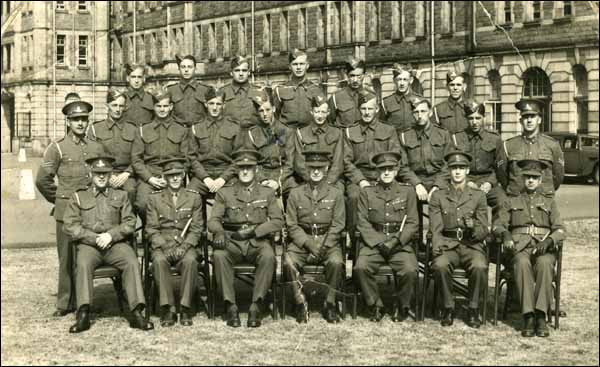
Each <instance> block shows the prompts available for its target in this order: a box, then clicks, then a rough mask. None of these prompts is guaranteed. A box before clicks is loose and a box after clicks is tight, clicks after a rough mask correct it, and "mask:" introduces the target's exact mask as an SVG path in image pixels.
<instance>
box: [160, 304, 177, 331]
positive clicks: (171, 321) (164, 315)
mask: <svg viewBox="0 0 600 367" xmlns="http://www.w3.org/2000/svg"><path fill="white" fill-rule="evenodd" d="M161 309H162V312H161V316H160V326H162V327H170V326H173V325H175V322H177V315H176V314H175V313H174V312H172V311H171V306H170V305H165V306H162V307H161Z"/></svg>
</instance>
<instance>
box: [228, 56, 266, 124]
mask: <svg viewBox="0 0 600 367" xmlns="http://www.w3.org/2000/svg"><path fill="white" fill-rule="evenodd" d="M230 75H231V83H229V84H227V85H225V86H224V87H223V88H222V90H223V102H224V103H225V107H224V109H223V114H224V115H225V116H229V117H233V118H234V119H235V120H236V121H239V124H240V128H242V130H247V129H248V128H250V127H252V126H254V125H256V124H257V123H258V121H259V116H258V113H257V111H256V109H255V108H254V106H253V103H252V101H253V100H254V99H255V98H256V97H257V96H260V95H262V94H263V93H262V92H261V91H260V90H258V89H257V88H256V87H255V86H254V85H252V84H251V83H250V82H249V81H248V77H249V76H250V59H249V58H247V57H245V56H235V57H234V58H233V59H231V72H230Z"/></svg>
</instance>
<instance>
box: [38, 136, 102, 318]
mask: <svg viewBox="0 0 600 367" xmlns="http://www.w3.org/2000/svg"><path fill="white" fill-rule="evenodd" d="M100 149H102V147H101V146H100V145H99V144H98V143H96V142H94V141H89V140H88V139H85V138H84V139H81V140H80V139H78V138H77V137H76V136H74V135H73V133H69V135H67V136H66V137H65V138H63V139H61V140H59V141H57V142H53V143H51V144H50V145H49V146H48V148H47V149H46V151H45V152H44V157H43V159H42V164H41V166H40V169H39V170H38V173H37V177H36V182H35V184H36V187H37V189H38V190H39V191H40V193H41V194H42V195H43V196H44V198H45V199H46V200H48V201H49V202H50V203H53V204H54V205H55V206H54V219H55V220H56V245H57V249H58V294H57V305H56V307H57V308H58V309H59V310H69V309H73V308H74V303H75V295H74V294H72V293H74V289H73V288H72V286H73V284H72V278H71V268H72V265H73V264H72V260H73V258H72V253H71V246H70V244H69V237H68V235H67V234H66V233H65V232H64V231H63V215H64V212H65V208H66V206H67V203H68V202H69V199H70V197H71V194H73V193H74V192H75V191H76V190H78V189H81V188H83V187H87V186H88V185H89V183H90V178H89V176H88V167H87V165H86V163H85V160H86V159H87V158H88V156H89V155H90V154H91V153H92V152H95V151H99V150H100ZM55 176H56V177H57V178H58V185H56V184H55V183H54V177H55Z"/></svg>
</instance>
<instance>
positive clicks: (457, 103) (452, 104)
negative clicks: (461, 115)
mask: <svg viewBox="0 0 600 367" xmlns="http://www.w3.org/2000/svg"><path fill="white" fill-rule="evenodd" d="M448 105H449V106H450V108H451V109H453V110H454V109H455V108H456V107H459V108H463V107H464V99H463V98H461V99H460V100H458V101H457V100H455V99H454V98H452V97H448Z"/></svg>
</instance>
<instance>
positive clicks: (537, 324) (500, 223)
mask: <svg viewBox="0 0 600 367" xmlns="http://www.w3.org/2000/svg"><path fill="white" fill-rule="evenodd" d="M518 165H519V168H521V175H522V179H523V181H524V186H525V189H524V190H523V191H521V193H520V194H519V195H518V196H510V197H508V200H506V201H505V202H503V204H502V208H501V210H500V214H499V216H498V218H497V219H496V220H495V221H494V234H495V235H496V236H497V237H500V238H502V240H503V241H502V242H503V249H504V250H505V251H506V252H508V253H509V254H511V255H512V257H511V266H512V271H513V274H514V278H515V285H516V288H517V294H518V295H519V299H520V304H521V313H522V314H523V321H524V322H523V325H524V326H523V329H522V330H521V335H523V336H524V337H532V336H534V335H537V336H539V337H547V336H548V335H550V332H549V330H548V326H547V325H546V312H548V311H549V310H550V306H551V304H552V293H553V292H552V278H553V276H554V264H555V263H556V253H555V249H556V248H557V246H558V243H559V242H561V241H563V240H564V238H565V233H564V227H563V224H562V220H561V218H560V213H559V212H558V207H557V205H556V202H555V201H554V199H553V198H551V197H547V196H545V195H544V192H542V191H541V190H540V189H541V186H540V185H541V183H542V180H543V178H542V172H543V171H544V170H546V169H547V168H548V167H546V166H547V164H546V163H545V162H543V161H537V160H522V161H519V162H518Z"/></svg>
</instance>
